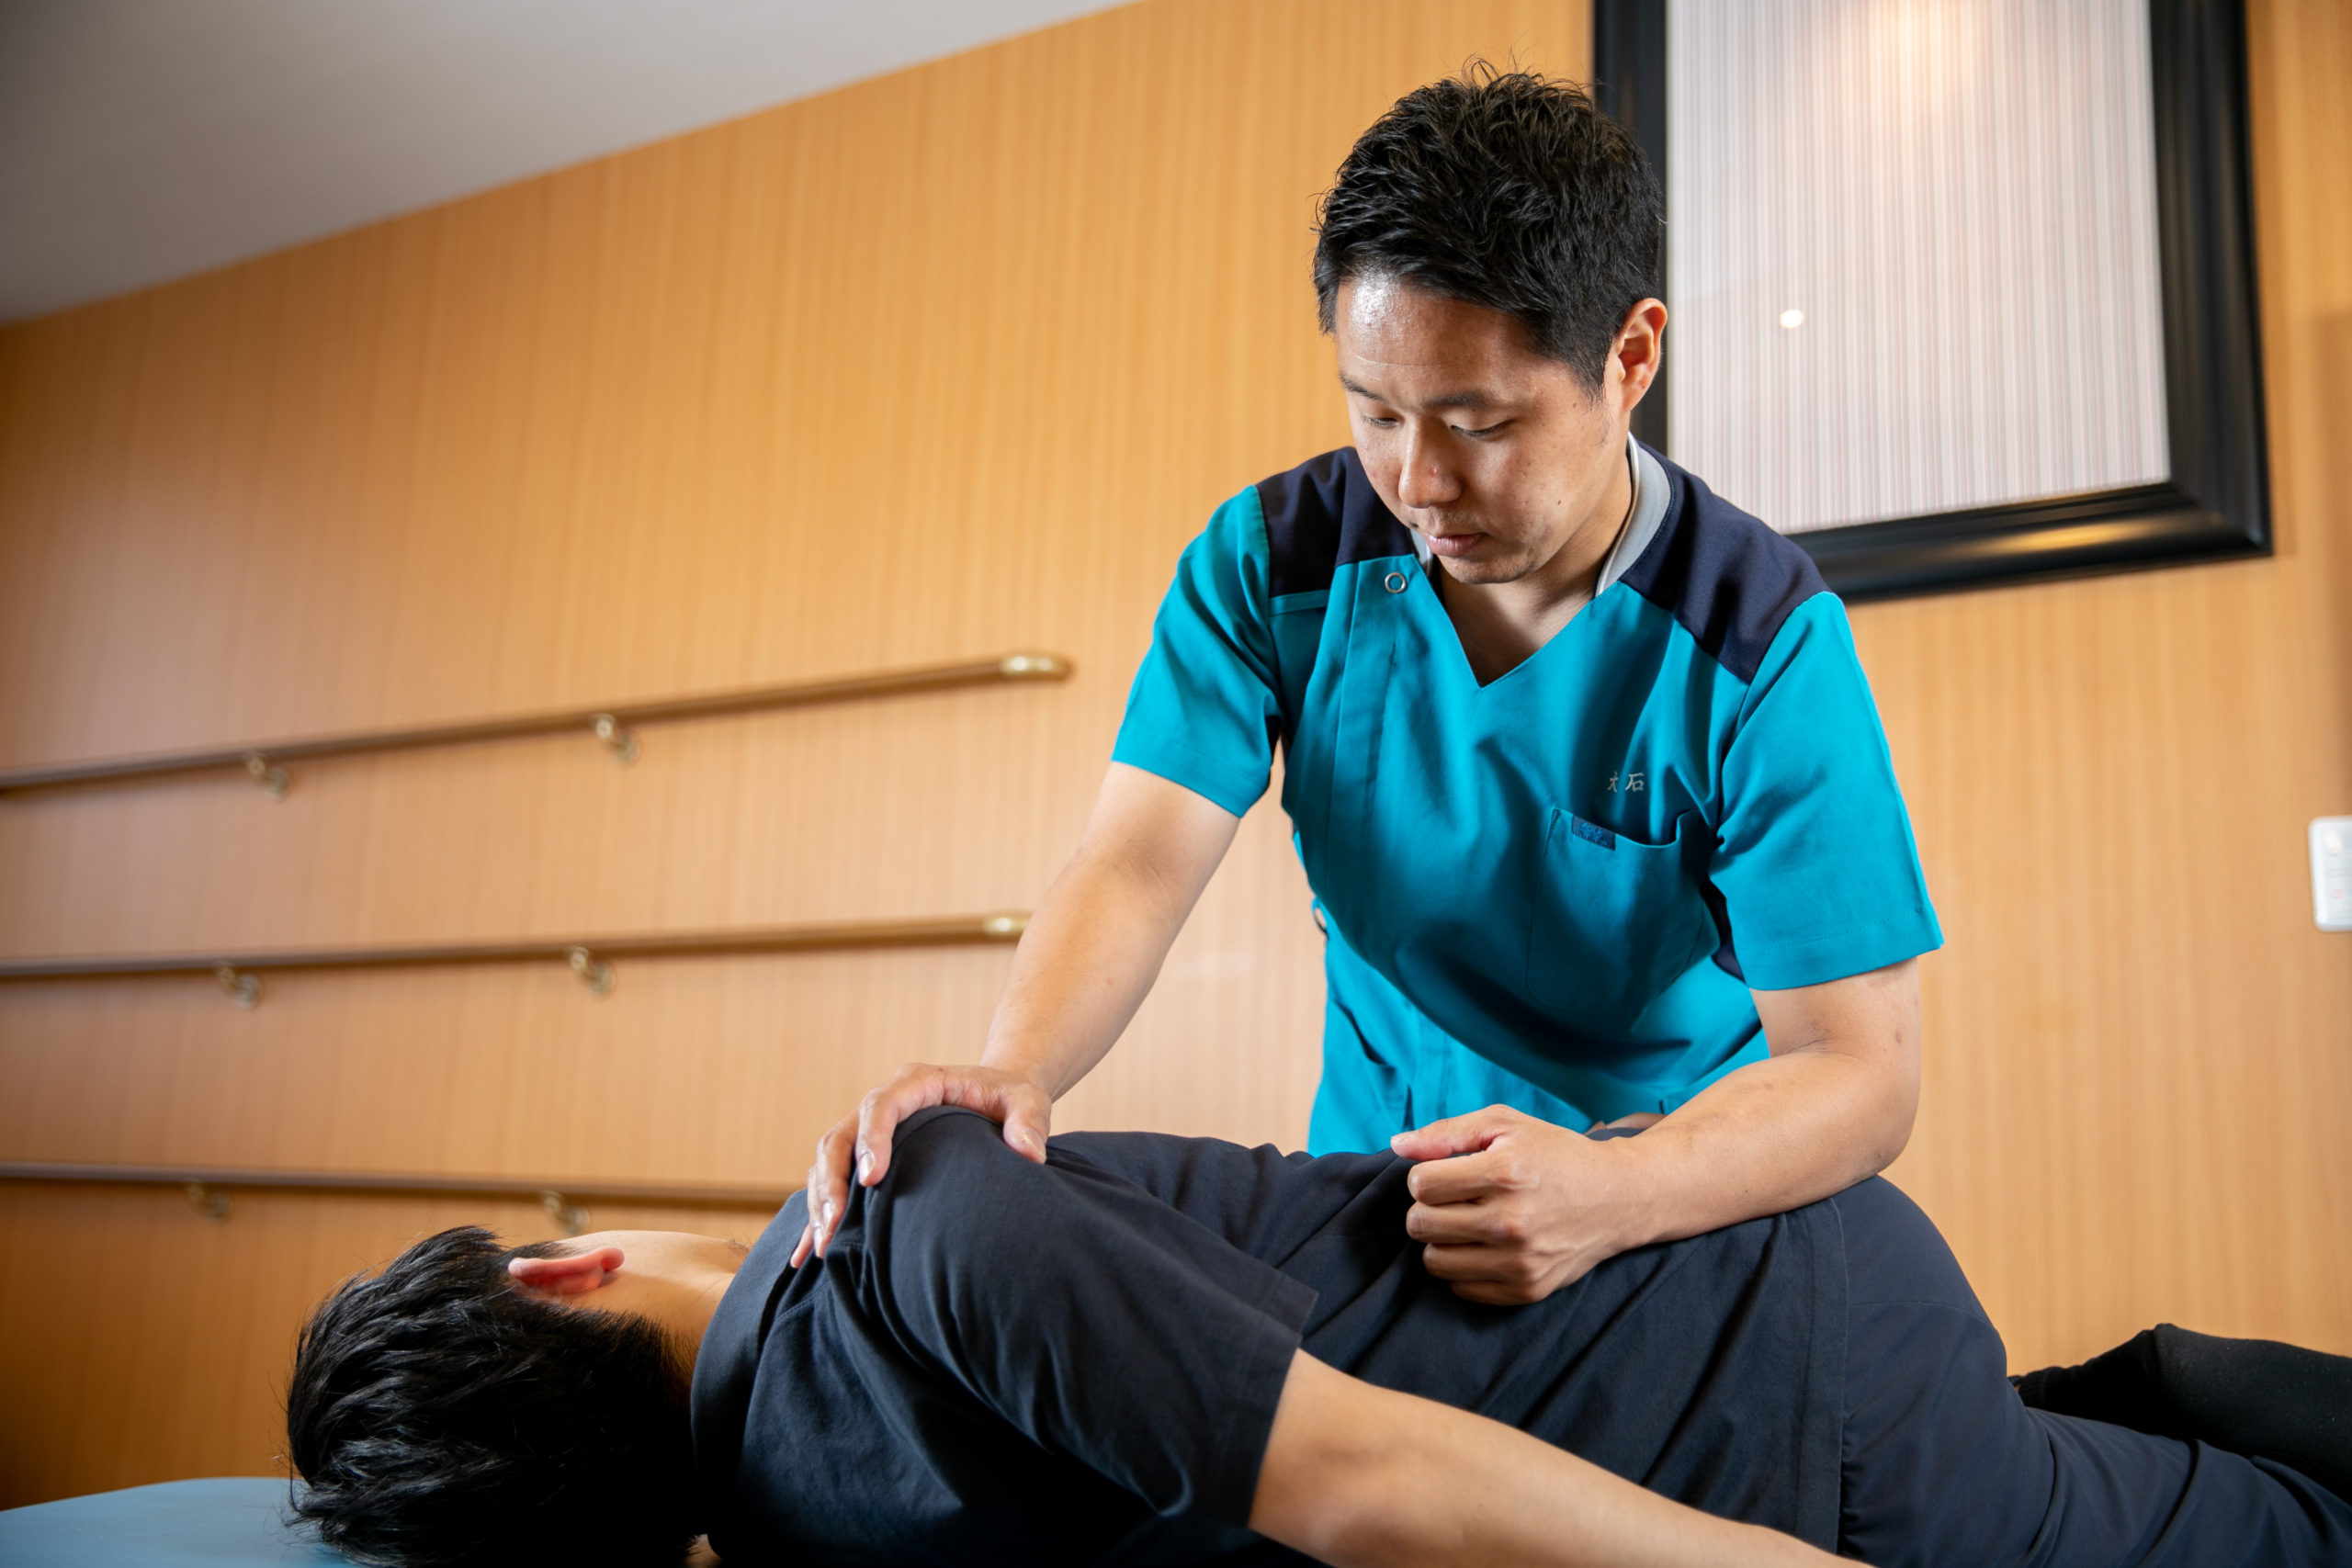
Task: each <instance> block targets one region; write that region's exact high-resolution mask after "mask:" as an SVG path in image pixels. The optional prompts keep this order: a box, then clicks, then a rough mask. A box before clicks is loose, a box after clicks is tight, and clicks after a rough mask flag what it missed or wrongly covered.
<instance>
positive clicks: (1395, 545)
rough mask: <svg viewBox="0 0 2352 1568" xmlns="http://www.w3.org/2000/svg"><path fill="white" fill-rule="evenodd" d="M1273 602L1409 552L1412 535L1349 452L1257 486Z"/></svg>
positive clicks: (1346, 449)
mask: <svg viewBox="0 0 2352 1568" xmlns="http://www.w3.org/2000/svg"><path fill="white" fill-rule="evenodd" d="M1258 505H1259V509H1260V510H1261V511H1262V512H1264V513H1265V514H1266V544H1267V547H1268V551H1269V554H1270V556H1271V557H1272V559H1271V562H1270V565H1269V570H1268V572H1267V584H1268V587H1269V589H1270V591H1271V592H1272V596H1273V597H1274V598H1277V599H1279V598H1281V597H1282V596H1283V595H1284V594H1286V593H1312V592H1317V590H1319V589H1325V588H1329V587H1330V586H1331V574H1332V573H1333V572H1335V571H1337V570H1339V569H1340V567H1343V566H1345V565H1347V564H1348V563H1349V562H1351V561H1360V560H1376V559H1378V558H1381V557H1383V556H1408V555H1411V554H1412V553H1413V536H1412V534H1411V533H1410V531H1408V529H1407V528H1406V526H1405V525H1403V524H1402V523H1399V522H1397V519H1396V518H1395V517H1394V516H1393V515H1391V514H1390V513H1389V511H1388V508H1387V507H1386V506H1385V505H1384V504H1382V502H1381V500H1380V495H1379V492H1378V491H1374V489H1373V488H1372V480H1371V479H1369V478H1367V477H1366V476H1365V474H1364V471H1363V460H1362V459H1361V458H1359V457H1357V456H1356V449H1355V448H1354V447H1352V446H1342V447H1340V448H1339V449H1338V450H1337V451H1332V452H1326V453H1324V454H1323V455H1322V456H1321V457H1309V458H1308V459H1307V460H1306V462H1304V463H1301V464H1300V465H1299V466H1298V467H1296V468H1293V469H1291V470H1290V471H1289V472H1288V473H1283V474H1276V475H1275V476H1274V477H1273V478H1272V479H1261V480H1260V481H1259V483H1258Z"/></svg>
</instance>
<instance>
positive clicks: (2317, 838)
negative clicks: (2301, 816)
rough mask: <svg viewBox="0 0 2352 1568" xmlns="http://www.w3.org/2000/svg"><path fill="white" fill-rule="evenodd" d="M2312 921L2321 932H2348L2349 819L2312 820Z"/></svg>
mask: <svg viewBox="0 0 2352 1568" xmlns="http://www.w3.org/2000/svg"><path fill="white" fill-rule="evenodd" d="M2312 919H2315V920H2317V921H2318V922H2319V929H2320V930H2322V931H2352V817H2315V818H2312Z"/></svg>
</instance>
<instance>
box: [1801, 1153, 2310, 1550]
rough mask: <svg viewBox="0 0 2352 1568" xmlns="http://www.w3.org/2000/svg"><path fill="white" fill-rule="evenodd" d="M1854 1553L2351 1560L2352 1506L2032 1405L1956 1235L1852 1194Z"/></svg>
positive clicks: (1905, 1204)
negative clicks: (1955, 1247)
mask: <svg viewBox="0 0 2352 1568" xmlns="http://www.w3.org/2000/svg"><path fill="white" fill-rule="evenodd" d="M1831 1202H1832V1203H1833V1204H1834V1205H1835V1206H1836V1208H1837V1210H1838V1216H1839V1220H1840V1222H1841V1224H1842V1225H1843V1228H1844V1231H1845V1235H1846V1265H1847V1280H1848V1294H1847V1314H1848V1350H1847V1368H1846V1408H1847V1416H1846V1452H1845V1506H1844V1514H1845V1517H1844V1519H1843V1529H1842V1533H1843V1549H1844V1550H1845V1551H1849V1552H1850V1553H1852V1554H1854V1555H1857V1556H1860V1557H1862V1558H1864V1559H1866V1560H1868V1561H1870V1562H1875V1563H1878V1564H1880V1565H1881V1568H1915V1565H1916V1568H1928V1565H1933V1564H1943V1563H1950V1564H1954V1565H1972V1568H1973V1565H1976V1564H1984V1563H1996V1562H2047V1563H2065V1564H2084V1565H2086V1568H2088V1565H2096V1564H2107V1563H2115V1564H2125V1563H2129V1564H2134V1565H2137V1568H2157V1565H2160V1564H2177V1565H2178V1568H2230V1565H2234V1564H2243V1565H2245V1568H2277V1565H2282V1564H2296V1563H2313V1564H2316V1563H2339V1562H2352V1506H2347V1505H2346V1503H2345V1502H2344V1501H2343V1500H2342V1499H2339V1498H2337V1497H2335V1495H2332V1494H2330V1493H2329V1492H2327V1491H2326V1490H2325V1489H2324V1488H2323V1487H2320V1486H2317V1485H2314V1484H2312V1483H2311V1482H2310V1481H2308V1480H2306V1479H2305V1478H2304V1477H2303V1476H2301V1475H2300V1474H2297V1473H2294V1472H2290V1471H2287V1470H2283V1469H2278V1468H2276V1467H2273V1466H2269V1465H2267V1464H2266V1463H2264V1462H2262V1461H2256V1460H2249V1459H2245V1458H2243V1457H2241V1456H2240V1455H2237V1454H2234V1453H2226V1452H2222V1451H2221V1450H2217V1449H2215V1448H2212V1447H2210V1446H2208V1445H2206V1444H2203V1443H2191V1442H2185V1441H2179V1440H2176V1439H2173V1438H2163V1437H2155V1436H2150V1435H2148V1434H2145V1433H2142V1432H2136V1431H2131V1430H2127V1429H2126V1428H2124V1427H2117V1426H2109V1425H2107V1424H2105V1423H2102V1422H2097V1421H2086V1420H2079V1419H2075V1418H2074V1417H2071V1416H2059V1415H2053V1414H2051V1413H2048V1412H2045V1411H2040V1410H2031V1409H2028V1408H2027V1407H2026V1405H2025V1404H2024V1403H2023V1402H2022V1401H2021V1400H2020V1399H2019V1398H2018V1394H2017V1392H2016V1391H2015V1390H2014V1389H2012V1388H2011V1387H2010V1386H2009V1382H2008V1376H2007V1371H2008V1369H2007V1352H2006V1351H2005V1350H2004V1348H2003V1347H2002V1345H2001V1337H2000V1336H1999V1335H1998V1334H1997V1333H1996V1332H1995V1330H1994V1327H1993V1325H1992V1322H1991V1320H1990V1319H1988V1318H1987V1317H1986V1316H1985V1311H1984V1308H1983V1307H1981V1306H1979V1305H1978V1304H1977V1302H1976V1297H1975V1295H1974V1293H1973V1292H1971V1291H1970V1290H1969V1288H1968V1281H1967V1280H1966V1279H1965V1278H1964V1277H1963V1276H1962V1273H1961V1269H1960V1265H1959V1264H1958V1262H1956V1261H1955V1260H1954V1259H1953V1258H1952V1256H1951V1250H1950V1249H1949V1248H1948V1247H1945V1246H1944V1242H1943V1238H1942V1237H1941V1236H1940V1235H1938V1234H1937V1233H1936V1229H1935V1227H1934V1226H1933V1225H1932V1224H1929V1223H1928V1218H1927V1216H1926V1215H1924V1214H1922V1213H1919V1211H1918V1209H1917V1207H1916V1206H1915V1205H1913V1204H1912V1202H1911V1201H1910V1200H1909V1199H1907V1198H1905V1197H1904V1196H1903V1194H1902V1193H1901V1192H1899V1191H1897V1190H1895V1189H1894V1187H1893V1186H1892V1185H1890V1184H1889V1183H1887V1182H1885V1181H1883V1180H1871V1181H1867V1182H1864V1183H1862V1184H1861V1185H1860V1186H1859V1187H1855V1188H1852V1189H1850V1190H1848V1191H1846V1192H1843V1193H1840V1194H1839V1195H1838V1197H1837V1198H1835V1199H1832V1200H1831Z"/></svg>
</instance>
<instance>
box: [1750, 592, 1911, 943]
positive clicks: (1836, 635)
mask: <svg viewBox="0 0 2352 1568" xmlns="http://www.w3.org/2000/svg"><path fill="white" fill-rule="evenodd" d="M1723 787H1724V795H1723V800H1724V804H1723V812H1722V818H1721V820H1720V822H1719V823H1718V825H1717V829H1716V837H1717V846H1716V850H1715V853H1714V860H1713V867H1712V869H1711V876H1712V879H1713V882H1714V884H1715V886H1716V889H1717V890H1718V891H1719V892H1720V893H1721V894H1722V895H1723V897H1724V905H1725V908H1726V911H1727V914H1728V916H1729V919H1730V924H1731V940H1732V948H1733V953H1734V954H1735V956H1736V958H1737V961H1738V963H1739V966H1740V970H1741V973H1742V974H1743V976H1745V978H1746V979H1747V984H1748V985H1749V986H1751V987H1755V988H1756V989H1758V990H1783V989H1786V988H1788V987H1794V986H1817V985H1821V984H1823V983H1824V982H1826V981H1830V980H1841V979H1844V978H1845V977H1847V976H1849V975H1860V974H1866V973H1868V972H1869V971H1871V970H1872V969H1881V968H1884V967H1885V966H1886V965H1887V964H1898V963H1901V962H1902V961H1903V960H1904V959H1906V958H1913V957H1917V955H1918V954H1920V953H1928V952H1932V951H1934V950H1935V949H1936V948H1938V947H1940V946H1942V945H1943V932H1942V931H1941V930H1940V929H1939V928H1938V926H1937V924H1936V912H1935V909H1934V908H1933V906H1931V905H1930V904H1929V903H1928V883H1927V877H1926V875H1925V874H1924V873H1923V872H1922V871H1921V870H1920V868H1919V852H1918V848H1917V844H1915V843H1914V841H1913V840H1912V837H1911V818H1910V814H1909V813H1908V812H1907V811H1905V809H1904V806H1903V792H1902V790H1901V788H1900V787H1899V786H1898V785H1897V784H1896V783H1895V780H1894V759H1893V757H1892V756H1891V755H1890V754H1889V752H1888V750H1887V745H1886V732H1885V730H1884V729H1883V728H1882V727H1881V726H1880V724H1879V717H1878V705H1877V704H1875V703H1874V702H1872V701H1871V690H1870V682H1869V681H1868V680H1867V679H1866V678H1865V677H1864V676H1863V674H1862V665H1861V660H1860V658H1858V657H1857V656H1856V654H1855V652H1854V637H1853V632H1852V630H1851V628H1850V627H1849V626H1848V625H1847V622H1846V612H1845V607H1844V606H1843V605H1841V604H1839V603H1838V600H1837V598H1836V596H1835V595H1832V594H1828V593H1816V594H1815V595H1814V596H1813V597H1812V598H1810V599H1808V600H1806V601H1805V602H1804V604H1800V605H1799V606H1798V607H1797V608H1796V610H1795V611H1794V612H1793V613H1792V615H1790V616H1789V618H1788V620H1787V621H1786V622H1785V623H1783V624H1782V626H1781V630H1780V632H1779V634H1778V635H1777V636H1775V637H1773V639H1772V642H1771V645H1770V647H1769V648H1768V649H1766V650H1765V653H1764V659H1763V661H1762V663H1761V664H1760V665H1759V666H1758V669H1757V671H1756V678H1755V680H1754V682H1751V683H1750V685H1749V687H1748V691H1747V698H1746V700H1745V701H1744V702H1743V704H1742V705H1741V712H1740V716H1739V723H1738V727H1737V728H1736V730H1735V732H1734V734H1733V738H1732V740H1731V744H1730V747H1729V750H1728V751H1727V752H1726V754H1725V757H1724V772H1723Z"/></svg>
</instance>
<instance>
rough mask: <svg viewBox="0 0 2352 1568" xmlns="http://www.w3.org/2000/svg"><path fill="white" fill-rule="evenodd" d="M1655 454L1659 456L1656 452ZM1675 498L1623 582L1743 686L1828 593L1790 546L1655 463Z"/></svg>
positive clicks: (1687, 477) (1691, 480)
mask: <svg viewBox="0 0 2352 1568" xmlns="http://www.w3.org/2000/svg"><path fill="white" fill-rule="evenodd" d="M1652 456H1657V454H1655V453H1653V454H1652ZM1658 464H1659V466H1660V467H1661V468H1664V469H1665V470H1666V477H1667V483H1668V486H1669V487H1670V488H1671V490H1672V491H1673V494H1672V497H1671V499H1669V500H1668V502H1667V508H1666V518H1665V521H1663V522H1661V523H1660V524H1659V525H1658V528H1657V536H1656V537H1654V538H1653V539H1651V540H1650V545H1649V548H1647V549H1645V550H1644V551H1643V552H1642V554H1641V558H1640V559H1638V560H1636V561H1635V562H1634V564H1633V565H1632V566H1630V567H1628V568H1626V570H1625V575H1624V576H1623V578H1621V579H1619V581H1622V582H1623V583H1624V584H1625V585H1626V586H1627V587H1629V588H1631V589H1633V590H1634V592H1636V593H1639V594H1640V595H1641V596H1642V597H1643V598H1645V599H1647V600H1648V601H1649V602H1650V603H1651V604H1656V605H1657V606H1658V608H1660V609H1662V610H1664V611H1665V612H1666V613H1667V614H1668V615H1672V616H1673V617H1674V618H1675V619H1676V620H1677V621H1679V622H1680V623H1681V625H1682V627H1683V629H1684V630H1686V631H1688V632H1689V633H1690V634H1691V636H1692V637H1696V638H1697V639H1698V642H1699V646H1700V647H1701V648H1703V649H1706V650H1707V653H1708V656H1709V657H1710V658H1712V659H1713V660H1715V662H1717V663H1718V664H1721V665H1722V666H1723V667H1724V669H1726V670H1728V671H1731V672H1732V674H1734V675H1735V676H1736V677H1738V678H1739V679H1740V680H1742V681H1752V680H1754V679H1755V678H1756V671H1757V667H1758V665H1759V664H1761V663H1762V662H1763V660H1764V650H1765V649H1768V648H1770V647H1771V646H1772V639H1773V638H1774V637H1777V636H1779V635H1780V631H1781V624H1782V623H1783V622H1785V621H1786V620H1787V619H1788V618H1789V616H1790V615H1792V614H1793V613H1794V612H1795V610H1796V607H1797V606H1798V605H1800V604H1804V602H1805V601H1806V600H1808V599H1810V598H1812V597H1813V596H1814V595H1815V594H1816V593H1826V592H1828V591H1829V587H1828V584H1827V583H1825V582H1824V581H1821V573H1820V572H1819V571H1818V570H1815V567H1814V564H1813V558H1812V557H1811V556H1809V555H1806V554H1805V553H1804V550H1802V549H1800V548H1799V547H1797V546H1796V545H1795V544H1794V543H1793V542H1792V541H1791V540H1789V539H1787V538H1784V537H1783V536H1781V535H1779V534H1776V533H1774V532H1773V531H1772V530H1771V529H1770V528H1768V527H1766V526H1765V525H1763V524H1762V523H1760V522H1758V520H1757V519H1755V518H1754V517H1751V516H1749V515H1748V514H1747V513H1745V512H1742V511H1741V510H1740V509H1739V508H1738V507H1736V506H1734V505H1733V504H1732V503H1731V502H1728V501H1725V500H1724V498H1723V497H1721V496H1719V495H1717V494H1716V493H1715V492H1714V491H1711V490H1709V489H1708V488H1707V487H1706V486H1705V485H1704V484H1703V483H1702V482H1701V481H1700V479H1698V478H1697V476H1695V475H1693V474H1691V473H1689V472H1686V471H1685V470H1683V469H1681V468H1677V467H1676V466H1675V465H1674V464H1672V463H1670V462H1668V461H1667V460H1666V458H1664V457H1658Z"/></svg>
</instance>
